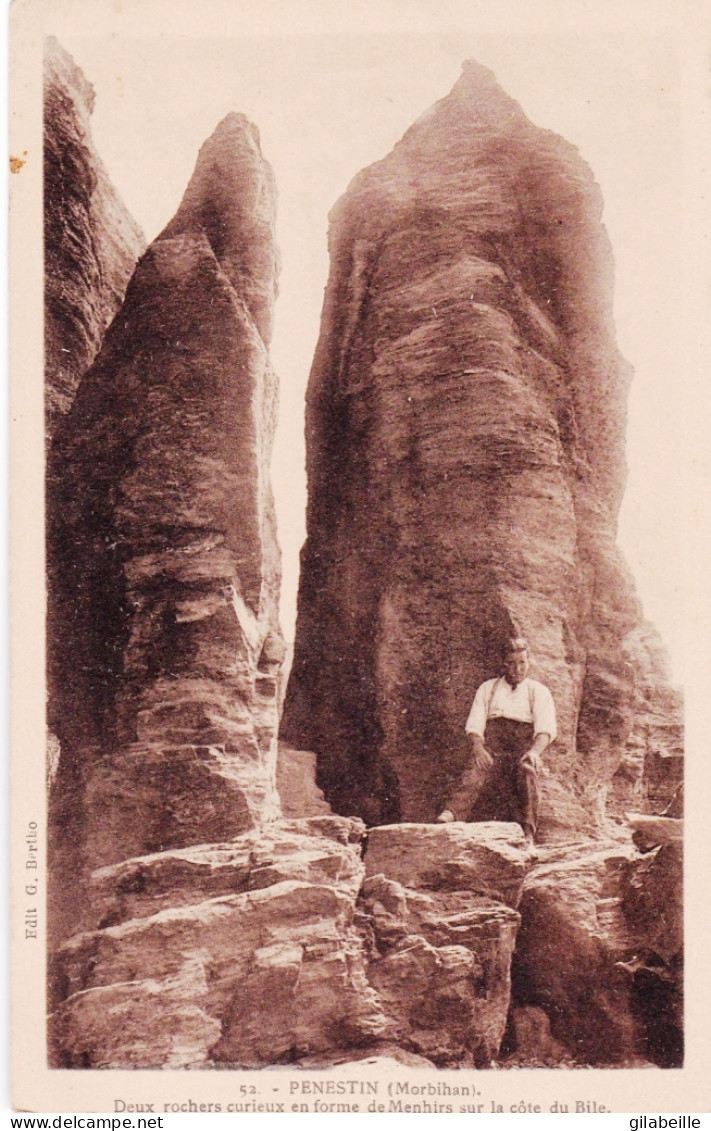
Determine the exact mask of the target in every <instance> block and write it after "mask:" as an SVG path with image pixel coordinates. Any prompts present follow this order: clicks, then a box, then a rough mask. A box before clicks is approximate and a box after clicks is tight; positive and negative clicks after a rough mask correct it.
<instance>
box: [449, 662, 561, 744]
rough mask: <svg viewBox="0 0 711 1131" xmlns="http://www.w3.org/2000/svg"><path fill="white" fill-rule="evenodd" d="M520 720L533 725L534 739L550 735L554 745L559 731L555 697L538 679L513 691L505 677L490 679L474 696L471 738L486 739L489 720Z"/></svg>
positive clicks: (468, 726) (524, 682) (469, 722)
mask: <svg viewBox="0 0 711 1131" xmlns="http://www.w3.org/2000/svg"><path fill="white" fill-rule="evenodd" d="M499 718H503V719H517V720H518V721H519V722H521V723H533V736H534V738H535V737H536V736H537V735H539V734H547V735H548V736H549V738H550V740H551V742H553V740H554V739H555V737H556V735H557V733H558V730H557V727H556V719H555V706H554V704H553V696H552V695H551V693H550V691H549V690H548V688H547V687H545V686H544V685H543V684H542V683H539V682H538V680H535V679H528V677H527V678H526V679H522V680H521V682H520V683H519V685H518V687H516V688H513V687H511V684H510V683H509V682H508V680H507V679H505V677H504V676H499V678H498V679H487V681H486V683H482V685H481V687H480V688H479V690H478V691H477V693H476V695H475V696H474V702H473V703H472V709H471V711H470V712H469V718H468V719H467V723H466V726H465V728H464V729H465V730H466V732H467V734H478V735H479V737H480V738H483V737H484V730H485V729H486V720H487V719H499Z"/></svg>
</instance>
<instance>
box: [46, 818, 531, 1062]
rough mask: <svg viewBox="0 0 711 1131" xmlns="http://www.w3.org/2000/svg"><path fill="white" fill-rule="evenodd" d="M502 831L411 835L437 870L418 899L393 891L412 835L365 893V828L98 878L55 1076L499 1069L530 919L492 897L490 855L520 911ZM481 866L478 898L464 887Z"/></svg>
mask: <svg viewBox="0 0 711 1131" xmlns="http://www.w3.org/2000/svg"><path fill="white" fill-rule="evenodd" d="M487 828H488V832H487ZM506 828H507V829H508V835H507V834H505V833H504V834H502V833H501V831H500V830H497V832H496V833H495V832H494V831H493V830H491V828H490V827H484V828H477V827H476V826H469V827H466V826H460V827H459V828H458V829H452V828H444V827H439V828H435V829H434V830H429V829H426V828H423V827H420V826H409V827H408V828H407V829H406V830H405V835H406V836H407V835H408V834H409V836H410V838H411V840H412V846H413V849H417V847H418V844H420V843H425V841H427V843H428V844H429V853H428V862H427V865H426V868H425V869H424V870H423V872H422V874H420V875H415V874H413V875H412V876H411V877H410V878H409V881H408V882H407V883H403V882H399V881H398V879H395V878H392V876H397V875H399V874H400V871H401V865H402V858H401V852H402V849H403V839H402V831H403V830H402V827H398V828H394V829H383V830H378V832H381V833H382V836H381V837H380V844H379V845H378V846H377V848H376V850H375V851H374V855H373V857H372V858H371V856H370V853H371V848H370V847H369V848H368V856H367V858H368V859H371V874H370V875H368V876H367V877H366V874H365V873H366V868H365V865H364V861H363V856H362V850H363V846H364V834H365V827H364V825H363V823H362V822H361V821H359V820H357V819H350V818H344V817H336V816H318V817H311V818H308V819H303V820H291V821H286V820H280V821H276V822H273V823H271V824H270V825H268V826H265V827H263V828H261V829H255V830H252V831H251V832H249V833H245V834H243V835H242V836H241V837H239V838H237V839H235V840H233V841H228V842H224V843H219V844H206V845H197V846H192V847H190V848H184V849H176V850H172V851H168V852H163V853H158V854H154V855H149V856H142V857H138V858H134V859H130V860H125V861H122V862H121V863H119V864H114V865H110V866H108V867H105V868H102V869H99V870H97V871H96V872H95V873H94V874H93V876H92V878H91V881H90V883H89V885H88V890H87V895H86V899H85V904H84V914H83V921H82V923H81V927H82V930H80V931H79V933H78V934H76V935H75V936H74V937H73V938H72V939H70V940H69V941H68V942H67V943H66V944H65V945H64V946H63V947H62V948H61V949H60V950H59V952H58V955H57V957H56V960H55V963H54V967H53V979H52V988H53V997H54V1001H55V1003H56V1008H55V1010H54V1013H53V1017H52V1030H51V1031H52V1039H51V1045H52V1049H53V1062H54V1063H55V1064H56V1065H59V1066H65V1067H96V1068H98V1067H105V1068H129V1067H133V1068H158V1067H163V1066H167V1067H199V1066H200V1065H204V1066H210V1065H217V1064H234V1065H239V1066H243V1067H260V1066H264V1065H268V1064H278V1063H290V1064H303V1065H314V1064H317V1063H318V1064H322V1065H323V1064H327V1063H335V1062H336V1060H337V1059H338V1058H339V1057H340V1058H341V1059H343V1058H344V1057H345V1058H348V1057H353V1058H356V1057H357V1056H359V1055H361V1056H365V1055H373V1054H376V1055H389V1056H391V1055H393V1050H395V1049H397V1050H399V1053H398V1055H399V1057H400V1059H401V1060H402V1058H405V1061H407V1058H408V1057H410V1058H412V1057H415V1058H418V1057H419V1058H424V1062H425V1063H428V1064H436V1065H440V1066H447V1065H449V1066H455V1065H458V1066H466V1065H469V1066H471V1065H483V1064H488V1063H489V1062H490V1061H491V1059H492V1058H493V1057H495V1056H496V1054H497V1052H498V1049H499V1045H500V1043H501V1039H502V1036H503V1033H504V1029H505V1025H506V1017H507V1012H508V1008H509V1001H510V989H511V981H510V966H511V954H512V951H513V947H514V942H515V938H516V931H517V928H518V924H519V916H518V914H517V912H516V911H515V910H513V908H512V907H510V906H508V905H507V903H505V902H501V901H499V900H497V899H495V898H491V895H490V894H489V895H486V894H480V892H481V891H486V892H491V891H492V890H493V887H494V886H497V885H492V876H493V872H494V867H495V866H494V864H493V863H492V862H491V861H489V863H488V864H485V863H484V855H485V851H486V847H487V844H488V849H489V852H490V854H491V856H492V858H494V859H495V860H497V861H498V867H499V871H500V873H501V876H500V879H499V882H498V888H499V889H502V890H506V891H507V892H508V896H509V897H510V898H512V899H514V900H516V899H517V898H518V890H516V891H514V886H512V884H513V885H515V883H516V882H517V881H516V880H512V876H513V874H514V873H516V874H517V875H518V872H519V871H520V870H521V868H522V867H523V854H522V836H521V833H520V830H518V828H517V827H515V826H506ZM432 833H433V834H434V836H432V835H430V834H432ZM435 840H436V841H438V842H439V843H437V844H436V845H435V844H434V843H433V841H435ZM388 841H390V842H391V843H390V845H389V846H388ZM388 849H390V851H389V850H388ZM477 860H478V861H479V862H480V863H481V864H482V880H481V883H479V885H478V886H477V885H476V884H474V885H467V883H466V881H467V879H471V878H472V876H473V875H474V870H475V868H476V862H477ZM375 861H377V865H378V868H379V869H381V870H378V871H373V867H374V862H375ZM467 869H468V871H467ZM388 871H390V872H391V873H392V876H390V875H388V874H387V872H388ZM504 877H505V878H504ZM518 889H519V890H520V878H519V880H518ZM420 1062H422V1061H420Z"/></svg>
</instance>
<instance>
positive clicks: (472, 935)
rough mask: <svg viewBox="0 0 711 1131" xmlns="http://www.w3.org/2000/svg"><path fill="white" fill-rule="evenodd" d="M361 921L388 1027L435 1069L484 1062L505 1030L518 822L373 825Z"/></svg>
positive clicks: (519, 868) (518, 872) (517, 889)
mask: <svg viewBox="0 0 711 1131" xmlns="http://www.w3.org/2000/svg"><path fill="white" fill-rule="evenodd" d="M366 871H367V878H366V881H365V883H364V884H363V887H362V889H361V893H360V899H359V907H360V910H361V920H360V921H361V924H362V929H363V930H364V932H365V934H366V937H367V938H369V948H368V952H369V962H368V970H367V973H368V980H369V981H370V983H371V984H372V985H373V987H374V988H375V989H376V990H377V992H378V996H379V999H380V1002H381V1006H382V1009H383V1011H384V1012H385V1014H386V1016H387V1018H388V1027H387V1030H386V1034H387V1035H388V1036H389V1037H390V1039H391V1040H394V1041H397V1042H398V1043H399V1044H401V1045H402V1046H403V1047H404V1048H406V1049H408V1050H411V1051H413V1052H415V1053H418V1054H419V1055H422V1056H425V1057H426V1058H427V1059H428V1060H431V1061H432V1062H433V1063H435V1064H437V1065H439V1066H442V1067H444V1066H448V1065H449V1066H453V1065H459V1066H466V1065H469V1066H471V1065H475V1066H478V1067H483V1066H488V1064H489V1063H490V1062H491V1060H492V1059H493V1058H494V1057H496V1055H497V1054H498V1051H499V1047H500V1045H501V1040H502V1037H503V1035H504V1030H505V1027H506V1018H507V1014H508V1009H509V1002H510V992H511V978H510V970H511V956H512V954H513V950H514V945H515V941H516V933H517V930H518V925H519V916H518V914H517V912H516V911H515V910H514V909H513V908H514V907H515V906H516V904H517V903H518V899H519V896H520V893H521V885H522V883H523V876H524V872H525V864H524V853H523V834H522V832H521V830H520V828H519V827H518V825H507V824H499V825H496V824H493V823H492V824H480V825H464V824H460V825H447V826H443V825H434V826H431V825H408V824H405V825H393V826H389V827H385V828H375V829H372V830H371V831H370V833H369V836H368V847H367V852H366Z"/></svg>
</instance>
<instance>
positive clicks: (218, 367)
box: [48, 114, 284, 904]
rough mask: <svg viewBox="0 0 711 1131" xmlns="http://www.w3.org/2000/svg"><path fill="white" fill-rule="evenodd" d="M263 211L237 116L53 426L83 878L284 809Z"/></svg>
mask: <svg viewBox="0 0 711 1131" xmlns="http://www.w3.org/2000/svg"><path fill="white" fill-rule="evenodd" d="M274 207H275V190H274V184H273V178H272V174H271V170H270V168H269V166H268V165H267V164H266V162H265V161H264V159H263V158H262V156H261V152H260V148H259V140H258V136H257V132H256V130H255V128H254V127H253V126H252V125H250V123H249V122H248V121H247V120H246V119H245V118H244V117H243V116H241V115H236V114H233V115H230V116H228V117H227V118H226V119H225V120H224V121H223V122H222V123H221V124H220V126H218V128H217V130H216V131H215V133H214V134H213V136H212V137H211V138H210V139H209V140H208V141H207V142H206V143H205V145H204V146H203V148H202V150H201V152H200V156H199V158H198V162H197V166H196V170H195V174H194V176H193V178H192V180H191V182H190V186H189V188H188V190H187V193H186V196H185V200H184V201H183V204H182V205H181V207H180V209H179V211H178V214H177V215H176V217H175V219H174V220H173V221H172V223H171V224H170V225H168V227H167V228H166V230H165V231H164V232H163V233H162V235H161V236H160V237H159V238H158V239H157V240H156V241H155V242H154V243H153V244H152V245H151V247H150V248H149V250H148V251H147V252H146V254H145V255H144V256H143V258H142V259H141V261H140V263H139V265H138V267H137V269H136V272H135V274H134V276H133V278H132V280H131V282H130V284H129V287H128V290H127V293H126V298H125V301H124V304H123V306H122V308H121V311H120V313H119V314H118V315H117V317H116V318H115V320H114V322H113V323H112V325H111V327H110V328H109V330H108V332H107V334H106V336H105V339H104V343H103V346H102V349H101V352H100V354H99V356H98V357H97V359H96V361H95V362H94V364H93V365H92V366H91V368H90V369H89V371H88V372H87V374H86V375H85V377H84V379H83V381H82V384H81V386H80V388H79V391H78V393H77V395H76V398H75V400H74V403H73V405H72V408H71V410H70V411H69V413H68V414H67V415H66V417H65V418H64V419H63V421H62V423H61V424H60V425H59V426H58V428H57V431H56V436H55V441H54V444H53V449H52V459H51V464H50V476H49V496H48V505H49V515H50V526H49V596H50V604H49V623H48V629H49V631H48V650H49V687H50V704H49V720H50V726H51V727H52V729H53V730H54V732H55V733H56V734H57V736H58V738H59V741H60V744H61V758H60V766H59V775H58V778H57V783H56V787H55V795H56V799H57V800H56V805H55V822H56V835H55V837H54V841H55V843H56V844H62V845H63V846H65V850H67V848H66V846H73V851H74V853H75V860H74V863H75V869H74V870H75V871H76V868H78V870H79V872H80V873H81V872H82V870H88V869H93V868H96V867H100V866H101V865H104V864H110V863H114V862H118V861H121V860H124V859H126V858H128V857H134V856H139V855H143V854H145V853H153V852H160V851H161V850H164V849H168V848H182V847H185V846H186V845H191V844H196V843H205V842H208V841H215V842H219V841H224V840H225V839H229V838H232V837H234V836H236V835H238V834H239V833H240V832H243V831H244V830H246V829H249V828H251V827H253V826H254V825H255V824H258V823H260V822H262V821H265V820H270V819H273V818H274V817H275V816H276V815H278V812H279V806H278V798H277V794H276V787H275V769H276V737H275V732H276V726H277V710H276V685H277V677H278V672H279V668H280V664H281V660H282V657H283V651H284V648H283V642H282V636H281V632H280V629H279V624H278V592H279V584H280V560H279V551H278V547H277V542H276V535H275V519H274V507H273V500H272V494H271V487H270V483H269V461H270V455H271V445H272V436H273V431H274V426H275V416H276V398H277V383H276V377H275V375H274V373H273V371H272V368H271V365H270V362H269V357H268V343H269V332H270V315H269V310H270V309H271V305H270V304H271V303H273V300H274V295H275V289H276V269H277V254H276V250H275V245H274V239H273V222H274ZM257 241H258V243H257ZM70 870H71V869H70V868H69V866H68V865H62V866H61V867H60V871H63V872H64V873H65V874H66V873H68V872H69V871H70ZM64 903H65V904H66V900H65V901H64Z"/></svg>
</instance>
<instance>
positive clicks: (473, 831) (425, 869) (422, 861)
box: [365, 821, 527, 909]
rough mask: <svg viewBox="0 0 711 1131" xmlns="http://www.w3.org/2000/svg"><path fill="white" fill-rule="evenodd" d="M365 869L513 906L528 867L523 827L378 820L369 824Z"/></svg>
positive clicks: (427, 888)
mask: <svg viewBox="0 0 711 1131" xmlns="http://www.w3.org/2000/svg"><path fill="white" fill-rule="evenodd" d="M365 870H366V875H367V876H377V875H384V876H387V877H388V879H391V880H396V881H397V882H398V883H401V884H403V885H404V886H405V887H408V888H417V889H418V890H425V891H450V892H452V891H468V892H472V893H473V894H475V895H479V896H482V897H485V898H487V899H493V900H497V901H498V902H500V903H505V904H506V905H507V906H508V907H512V908H514V909H515V908H516V907H518V903H519V900H520V898H521V890H522V887H523V881H524V877H525V875H526V872H527V863H526V854H525V851H524V837H523V832H522V831H521V828H520V826H519V825H516V824H510V823H505V822H503V821H482V822H479V823H472V824H465V823H464V822H460V821H457V822H453V823H452V824H449V825H419V824H401V825H380V826H378V827H376V828H373V829H370V830H369V833H368V843H367V850H366V856H365Z"/></svg>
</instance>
